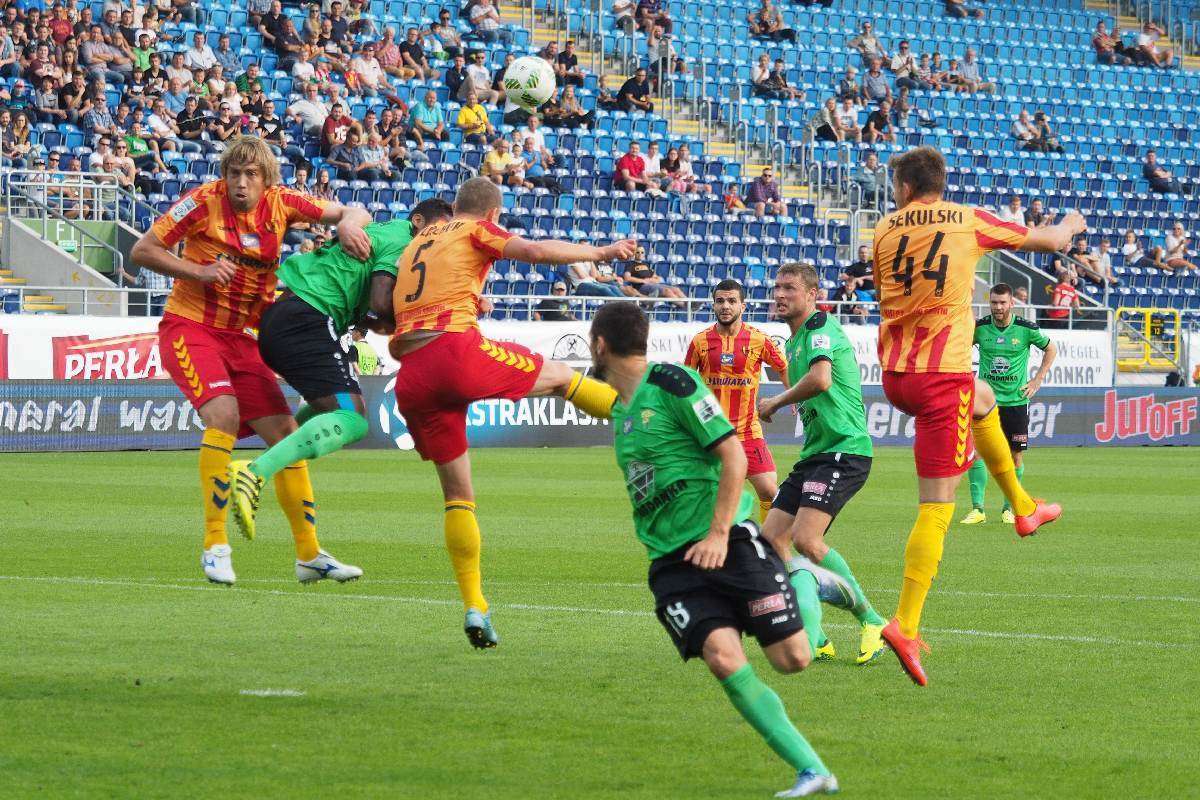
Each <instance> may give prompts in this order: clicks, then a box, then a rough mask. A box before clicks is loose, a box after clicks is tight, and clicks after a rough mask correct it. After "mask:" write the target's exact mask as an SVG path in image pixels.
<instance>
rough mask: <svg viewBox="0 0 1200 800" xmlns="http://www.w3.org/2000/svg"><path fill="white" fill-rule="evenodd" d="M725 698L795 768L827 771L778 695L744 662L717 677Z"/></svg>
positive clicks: (818, 771)
mask: <svg viewBox="0 0 1200 800" xmlns="http://www.w3.org/2000/svg"><path fill="white" fill-rule="evenodd" d="M721 688H722V689H724V690H725V694H727V695H729V702H731V703H733V707H734V708H736V709H737V710H738V713H739V714H741V715H742V716H743V717H744V718H745V720H746V721H747V722H749V723H750V725H751V727H753V728H754V730H756V731H758V735H759V736H761V737H763V739H765V740H766V742H767V745H769V746H770V748H771V749H772V750H774V751H775V752H776V753H778V754H779V757H780V758H782V759H783V760H784V761H786V762H787V763H788V764H790V765H791V767H792V769H794V770H796V771H797V772H803V771H804V770H806V769H810V770H812V771H813V772H817V773H820V774H822V775H828V774H829V769H828V768H827V767H826V766H825V764H824V762H822V761H821V757H820V756H818V755H817V751H815V750H813V749H812V745H810V744H809V743H808V740H807V739H805V738H804V735H803V734H801V733H800V731H798V730H796V726H795V725H793V724H792V721H791V720H790V719H788V715H787V711H786V710H785V709H784V707H783V702H782V701H781V700H780V699H779V695H777V694H775V692H774V691H772V690H771V687H770V686H767V685H766V684H765V683H763V682H762V681H760V680H759V679H758V676H757V675H755V674H754V667H752V666H750V665H749V664H747V665H746V666H744V667H742V668H741V669H739V670H738V671H737V672H735V673H733V674H732V675H730V676H729V677H728V678H726V679H725V680H723V681H721Z"/></svg>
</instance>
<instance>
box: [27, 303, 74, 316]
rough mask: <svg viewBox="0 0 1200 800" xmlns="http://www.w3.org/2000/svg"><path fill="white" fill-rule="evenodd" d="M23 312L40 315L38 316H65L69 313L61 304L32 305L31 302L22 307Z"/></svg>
mask: <svg viewBox="0 0 1200 800" xmlns="http://www.w3.org/2000/svg"><path fill="white" fill-rule="evenodd" d="M21 310H22V311H26V312H28V313H38V314H65V313H67V307H66V306H64V305H63V304H61V303H30V302H28V301H26V302H25V304H24V305H22V306H21Z"/></svg>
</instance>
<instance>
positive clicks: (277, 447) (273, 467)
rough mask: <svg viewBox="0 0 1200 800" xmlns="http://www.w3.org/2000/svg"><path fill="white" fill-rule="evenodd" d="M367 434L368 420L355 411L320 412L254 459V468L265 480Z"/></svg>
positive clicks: (251, 465) (252, 464) (251, 466)
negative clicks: (299, 462)
mask: <svg viewBox="0 0 1200 800" xmlns="http://www.w3.org/2000/svg"><path fill="white" fill-rule="evenodd" d="M366 435H367V421H366V419H364V418H363V416H362V415H361V414H359V413H357V412H355V411H347V410H346V409H342V408H339V409H338V410H336V411H330V412H328V413H326V414H317V415H316V416H314V417H312V418H311V419H309V420H308V421H307V422H305V423H304V424H303V425H301V426H300V427H299V428H298V429H296V430H294V431H292V432H291V433H290V434H288V435H287V436H285V437H284V438H283V439H280V440H279V441H278V442H276V443H275V444H274V445H273V446H271V447H270V448H268V449H267V451H266V452H265V453H263V454H262V455H261V456H259V457H258V458H256V459H254V460H253V461H252V462H250V471H251V472H253V473H254V474H255V475H257V476H259V477H260V478H263V479H264V480H265V479H267V478H270V477H271V476H272V475H274V474H275V473H276V472H279V470H281V469H283V468H284V467H287V466H290V465H292V464H295V463H296V462H297V461H304V460H306V459H313V458H320V457H321V456H326V455H329V454H330V453H332V452H335V451H337V450H341V449H342V448H343V447H345V446H346V445H349V444H354V443H355V442H357V441H358V440H359V439H361V438H363V437H364V436H366Z"/></svg>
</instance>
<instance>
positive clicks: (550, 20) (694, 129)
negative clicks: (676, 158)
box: [500, 2, 810, 200]
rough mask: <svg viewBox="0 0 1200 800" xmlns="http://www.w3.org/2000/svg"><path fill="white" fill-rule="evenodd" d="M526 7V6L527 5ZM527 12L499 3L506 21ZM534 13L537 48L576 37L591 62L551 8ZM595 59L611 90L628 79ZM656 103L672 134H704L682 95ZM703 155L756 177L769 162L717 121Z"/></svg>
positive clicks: (800, 195) (796, 191)
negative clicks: (727, 161)
mask: <svg viewBox="0 0 1200 800" xmlns="http://www.w3.org/2000/svg"><path fill="white" fill-rule="evenodd" d="M526 8H528V7H527V6H526ZM548 8H549V7H548ZM527 13H528V12H527V11H526V12H525V13H523V12H522V5H521V4H520V3H517V2H504V3H501V4H500V17H501V19H502V20H503V21H504V22H505V23H506V24H512V25H522V24H524V23H525V21H526V19H527V16H526V15H527ZM535 13H536V14H537V15H538V17H537V18H538V21H539V22H543V23H544V25H539V26H537V27H535V28H534V30H533V33H532V43H533V45H534V46H536V48H537V49H539V50H540V49H541V48H543V47H545V46H546V44H547V43H549V42H552V41H563V40H565V39H567V38H574V39H575V40H576V47H575V52H576V54H577V55H578V56H579V62H580V63H581V64H589V63H591V61H592V58H593V53H592V50H590V49H589V48H588V47H587V44H588V43H587V41H586V39H585V37H580V36H579V34H578V33H574V32H571V31H570V30H568V29H567V27H566V24H565V23H564V21H563V20H562V19H561V18H559V17H557V16H555V15H554V13H553V12H552V11H540V10H539V11H535ZM595 58H596V61H597V63H598V64H599V65H600V70H599V71H600V72H601V74H604V75H607V76H608V77H609V87H610V88H611V89H613V90H614V91H615V90H616V89H617V88H618V87H619V86H620V85H621V84H622V83H624V82H625V81H626V80H628V79H629V75H627V74H622V73H621V72H620V71H615V70H614V69H610V67H617V66H618V65H619V60H618V59H614V58H612V57H611V56H606V55H605V54H604V53H597V54H595ZM655 105H656V106H657V110H656V113H657V114H658V115H659V116H661V117H664V118H665V119H666V120H667V122H668V130H669V131H670V134H671V135H672V136H673V137H681V136H689V137H696V138H703V137H704V129H703V127H702V126H701V123H700V122H698V121H697V120H696V119H693V118H692V115H693V114H694V113H695V111H696V110H695V109H693V108H689V107H688V105H689V104H688V103H687V102H686V101H685V100H683V99H682V98H666V99H664V100H662V101H661V102H660V101H657V100H656V101H655ZM664 153H665V149H664ZM704 155H705V157H724V158H731V159H737V160H738V162H739V163H740V164H741V165H742V175H744V176H747V177H758V176H759V175H760V174H761V173H762V171H763V170H764V169H766V168H767V167H769V166H770V163H769V161H768V160H767V159H765V158H764V157H763V155H764V154H763V153H761V152H758V151H756V149H755V148H753V147H752V148H751V151H750V152H749V153H746V154H742V153H740V152H739V149H738V147H737V144H736V143H735V142H734V133H733V131H732V130H730V128H729V127H728V126H727V125H725V124H716V125H715V126H714V129H713V131H712V135H711V139H709V140H708V141H707V142H706V143H705V153H704ZM721 188H722V187H720V186H714V187H713V191H714V192H717V193H720V191H721ZM782 193H783V195H784V197H786V198H788V199H789V200H792V199H802V200H808V199H809V198H810V193H809V190H808V187H807V186H806V185H802V184H798V183H796V182H794V181H785V182H784V183H783V191H782Z"/></svg>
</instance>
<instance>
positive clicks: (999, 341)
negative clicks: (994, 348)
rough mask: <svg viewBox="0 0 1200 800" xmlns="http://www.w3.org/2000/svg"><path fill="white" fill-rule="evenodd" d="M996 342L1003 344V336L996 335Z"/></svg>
mask: <svg viewBox="0 0 1200 800" xmlns="http://www.w3.org/2000/svg"><path fill="white" fill-rule="evenodd" d="M996 344H1004V337H1003V336H997V337H996Z"/></svg>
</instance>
